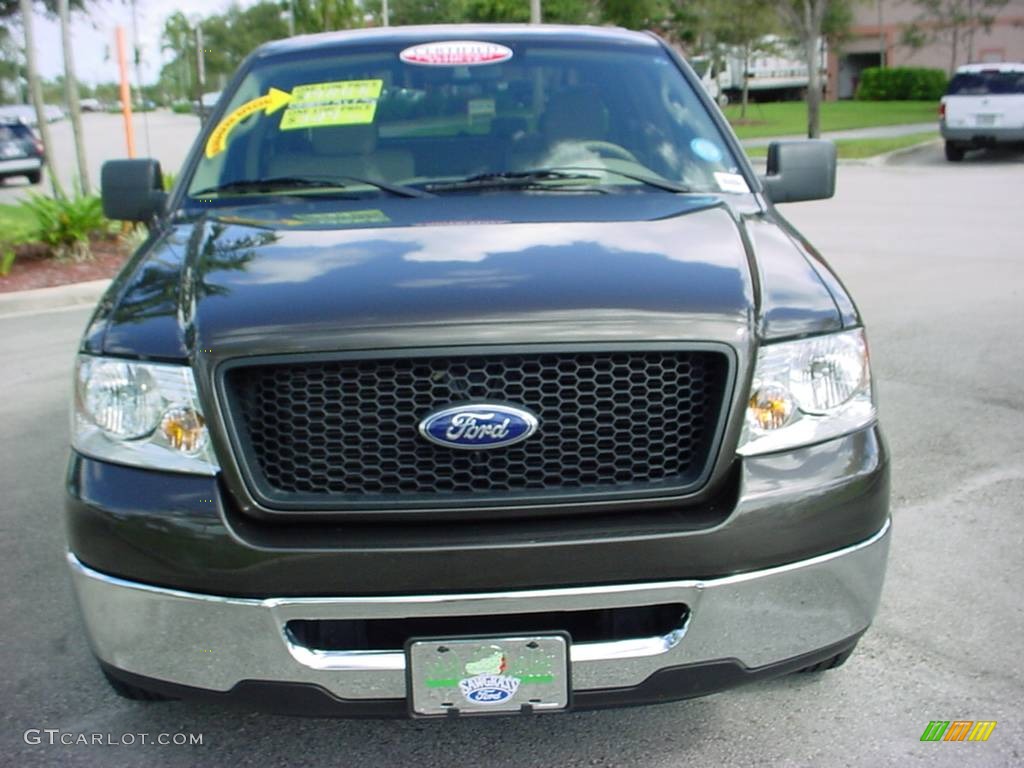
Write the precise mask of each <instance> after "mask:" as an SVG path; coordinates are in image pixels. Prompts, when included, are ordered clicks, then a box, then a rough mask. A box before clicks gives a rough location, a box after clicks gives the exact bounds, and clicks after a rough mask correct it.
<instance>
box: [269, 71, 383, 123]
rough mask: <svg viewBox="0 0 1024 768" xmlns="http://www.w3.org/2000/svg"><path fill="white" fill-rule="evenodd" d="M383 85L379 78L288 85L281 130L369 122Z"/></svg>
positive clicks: (372, 116)
mask: <svg viewBox="0 0 1024 768" xmlns="http://www.w3.org/2000/svg"><path fill="white" fill-rule="evenodd" d="M383 88H384V81H383V80H340V81H338V82H334V83H310V84H308V85H297V86H295V88H293V89H292V92H291V99H290V100H289V102H288V109H287V110H285V113H284V115H282V116H281V130H282V131H291V130H294V129H296V128H320V127H323V126H327V125H367V124H369V123H372V122H373V118H374V115H376V113H377V100H378V99H379V98H380V92H381V90H382V89H383Z"/></svg>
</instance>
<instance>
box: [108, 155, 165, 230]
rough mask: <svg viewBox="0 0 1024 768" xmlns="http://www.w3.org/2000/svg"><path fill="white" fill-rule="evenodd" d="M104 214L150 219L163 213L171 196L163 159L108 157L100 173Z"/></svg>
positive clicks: (136, 219)
mask: <svg viewBox="0 0 1024 768" xmlns="http://www.w3.org/2000/svg"><path fill="white" fill-rule="evenodd" d="M100 186H101V188H102V190H103V214H104V215H105V216H106V217H107V218H108V219H117V220H119V221H141V222H144V223H148V222H150V221H152V220H153V219H154V218H156V217H157V216H159V214H160V212H161V211H162V210H163V207H164V203H165V201H166V200H167V193H166V192H164V178H163V174H162V173H161V172H160V163H159V161H157V160H151V159H149V158H146V159H143V160H108V161H107V162H105V163H104V164H103V170H102V171H101V173H100Z"/></svg>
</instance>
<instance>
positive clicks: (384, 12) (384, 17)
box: [380, 0, 391, 27]
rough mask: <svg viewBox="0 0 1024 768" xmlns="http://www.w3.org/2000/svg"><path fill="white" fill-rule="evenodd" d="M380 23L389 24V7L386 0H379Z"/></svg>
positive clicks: (386, 25)
mask: <svg viewBox="0 0 1024 768" xmlns="http://www.w3.org/2000/svg"><path fill="white" fill-rule="evenodd" d="M380 17H381V24H382V25H383V26H385V27H389V26H391V9H390V8H389V7H388V0H381V4H380Z"/></svg>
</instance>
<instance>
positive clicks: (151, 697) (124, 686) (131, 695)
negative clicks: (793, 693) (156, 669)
mask: <svg viewBox="0 0 1024 768" xmlns="http://www.w3.org/2000/svg"><path fill="white" fill-rule="evenodd" d="M100 669H101V671H102V672H103V676H104V677H105V678H107V682H108V683H110V687H111V688H113V689H114V693H116V694H117V695H118V696H120V697H121V698H122V699H131V700H132V701H174V699H172V698H171V697H170V696H164V695H163V694H162V693H156V692H155V691H147V690H146V689H145V688H139V687H138V686H137V685H132V684H131V683H126V682H125V681H124V680H119V679H118V678H116V677H114V676H113V675H112V674H110V673H109V672H108V671H107V670H106V669H103V668H102V667H101V668H100Z"/></svg>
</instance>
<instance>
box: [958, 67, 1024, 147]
mask: <svg viewBox="0 0 1024 768" xmlns="http://www.w3.org/2000/svg"><path fill="white" fill-rule="evenodd" d="M939 129H940V130H941V132H942V138H944V139H945V140H946V159H947V160H952V161H954V162H957V161H960V160H963V159H964V152H966V151H967V150H969V149H976V148H978V147H992V146H995V145H997V144H1024V64H1020V63H1003V64H967V65H965V66H963V67H960V68H959V69H957V71H956V74H955V75H954V76H953V79H952V80H951V81H950V83H949V88H948V89H947V90H946V95H945V96H943V97H942V104H941V106H940V107H939Z"/></svg>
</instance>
